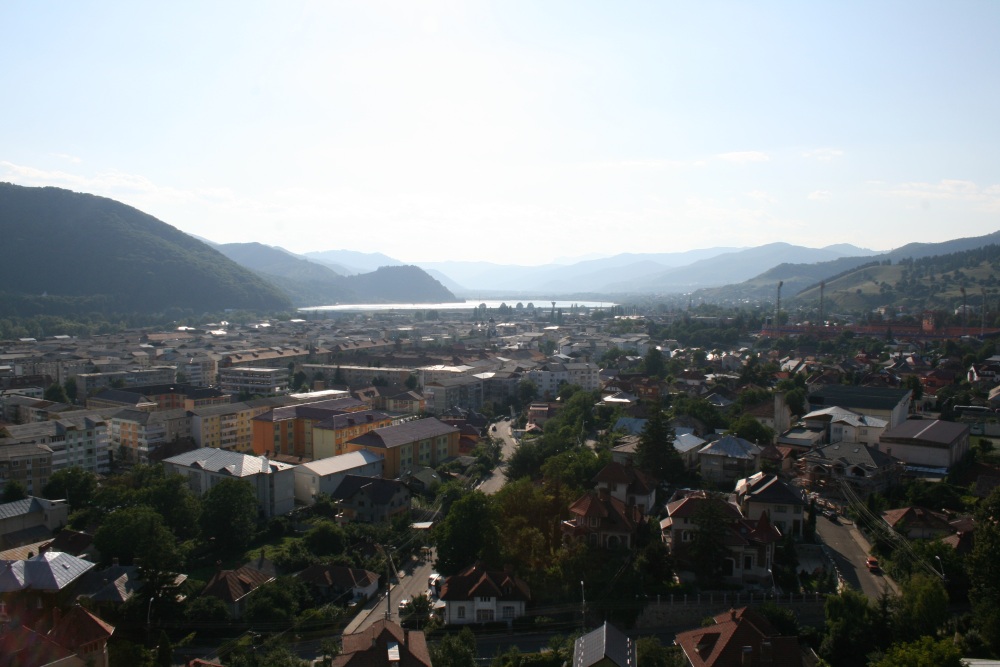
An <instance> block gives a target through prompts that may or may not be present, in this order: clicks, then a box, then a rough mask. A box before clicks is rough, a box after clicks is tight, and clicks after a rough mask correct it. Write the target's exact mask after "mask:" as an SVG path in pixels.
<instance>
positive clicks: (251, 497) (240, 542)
mask: <svg viewBox="0 0 1000 667" xmlns="http://www.w3.org/2000/svg"><path fill="white" fill-rule="evenodd" d="M257 514H258V510H257V494H255V493H254V490H253V486H251V485H250V483H249V482H246V481H244V480H241V479H235V478H234V479H224V480H222V481H221V482H219V483H218V484H216V485H215V486H213V487H212V489H211V490H210V491H209V492H208V494H206V495H205V498H204V499H203V501H202V514H201V525H202V530H204V532H205V534H206V536H208V537H214V538H215V540H216V543H217V544H218V545H219V546H220V547H222V548H223V549H232V550H237V549H245V548H246V547H247V545H249V544H250V541H251V540H252V539H253V536H254V531H255V529H256V527H257Z"/></svg>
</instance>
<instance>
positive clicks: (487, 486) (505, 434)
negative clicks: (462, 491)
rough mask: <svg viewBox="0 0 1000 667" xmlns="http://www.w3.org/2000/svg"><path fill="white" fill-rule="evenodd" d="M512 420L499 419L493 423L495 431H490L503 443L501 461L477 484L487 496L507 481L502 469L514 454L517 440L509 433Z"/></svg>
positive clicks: (504, 468) (505, 467)
mask: <svg viewBox="0 0 1000 667" xmlns="http://www.w3.org/2000/svg"><path fill="white" fill-rule="evenodd" d="M512 424H513V422H510V421H500V422H497V423H496V424H495V426H496V429H497V430H496V431H492V430H491V431H490V435H492V436H493V437H494V438H497V439H499V440H500V441H501V442H502V443H503V449H502V450H501V451H502V461H504V462H501V463H500V465H498V466H497V467H496V468H494V469H493V471H492V472H491V473H490V476H489V477H487V478H486V479H485V480H483V482H482V484H480V485H479V490H480V491H482V492H483V493H485V494H486V495H488V496H492V495H493V494H495V493H496V492H497V491H499V490H500V489H502V488H503V485H504V484H505V483H506V482H507V478H506V476H505V475H504V471H505V470H506V469H507V464H506V463H505V461H507V460H508V459H510V457H511V456H512V455H513V454H514V449H515V448H516V447H517V440H515V439H514V436H513V435H512V434H511V428H512Z"/></svg>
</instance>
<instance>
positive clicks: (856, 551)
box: [816, 516, 896, 599]
mask: <svg viewBox="0 0 1000 667" xmlns="http://www.w3.org/2000/svg"><path fill="white" fill-rule="evenodd" d="M816 535H817V536H818V537H819V539H820V541H821V542H822V543H823V544H825V545H826V546H827V547H828V548H829V550H828V554H829V555H830V557H831V558H833V562H834V564H835V565H836V567H837V570H838V571H839V572H840V575H841V576H842V577H843V578H844V581H845V582H846V583H847V584H848V585H849V586H851V587H852V588H855V589H857V590H860V591H861V592H862V593H864V594H865V595H866V596H868V597H869V598H871V599H875V598H878V597H879V596H880V595H882V594H883V592H884V591H885V590H886V588H887V587H888V589H889V591H895V590H896V585H895V583H894V582H892V581H891V580H890V579H889V578H888V577H886V576H885V575H883V574H882V573H881V572H879V573H873V572H869V571H868V567H867V566H866V565H865V559H866V558H867V557H868V553H869V551H870V548H869V546H868V542H867V540H865V538H864V536H863V535H861V533H860V532H859V531H858V529H857V527H856V526H855V525H854V524H853V522H851V521H850V520H849V519H845V518H843V517H840V518H839V519H838V523H833V522H832V521H830V520H829V519H827V518H826V517H825V516H820V517H819V518H818V519H817V520H816Z"/></svg>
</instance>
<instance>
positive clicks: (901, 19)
mask: <svg viewBox="0 0 1000 667" xmlns="http://www.w3.org/2000/svg"><path fill="white" fill-rule="evenodd" d="M998 31H1000V2H994V1H993V0H983V1H979V2H970V1H963V0H954V1H950V2H937V1H935V2H924V1H920V0H916V1H907V2H890V1H879V0H875V1H872V0H865V1H859V2H852V1H843V2H839V1H838V2H833V1H829V2H821V1H817V2H802V1H800V0H794V1H791V0H790V1H786V2H768V1H767V0H762V1H755V2H746V1H741V2H717V1H713V0H706V1H705V2H679V1H666V0H663V1H657V2H629V1H622V2H589V1H580V0H574V1H567V2H564V1H557V0H535V1H533V2H520V1H518V0H498V1H496V2H476V1H474V0H462V1H460V2H433V1H426V2H425V1H417V0H407V1H404V2H378V1H375V0H365V1H364V2H360V1H359V2H337V1H332V0H324V1H318V2H292V1H283V2H255V1H253V0H240V1H239V2H225V1H222V0H218V1H215V0H213V2H183V1H180V2H178V1H172V2H160V3H143V2H101V1H99V0H95V1H94V2H86V3H82V2H52V1H47V0H39V1H37V2H5V3H0V63H2V64H0V91H3V92H2V95H0V100H2V103H0V181H8V182H12V183H16V184H19V185H26V186H57V187H63V188H68V189H71V190H75V191H79V192H89V193H93V194H96V195H101V196H105V197H111V198H113V199H116V200H119V201H122V202H124V203H127V204H129V205H132V206H135V207H136V208H139V209H141V210H143V211H145V212H147V213H150V214H152V215H154V216H156V217H157V218H159V219H160V220H163V221H164V222H166V223H168V224H170V225H173V226H174V227H177V228H179V229H181V230H183V231H185V232H188V233H191V234H195V235H197V236H200V237H202V238H206V239H209V240H212V241H215V242H220V243H234V242H249V241H257V242H260V243H266V244H269V245H276V246H281V247H283V248H286V249H288V250H291V251H293V252H308V251H316V250H334V249H347V250H357V251H362V252H382V253H385V254H387V255H390V256H392V257H394V258H396V259H398V260H401V261H405V262H428V261H445V260H469V261H490V262H498V263H505V264H544V263H549V262H553V261H568V258H584V257H597V256H608V255H613V254H617V253H621V252H677V251H684V250H690V249H695V248H710V247H717V246H726V247H752V246H759V245H763V244H765V243H771V242H776V241H783V242H787V243H793V244H798V245H804V246H809V247H823V246H826V245H830V244H835V243H851V244H854V245H857V246H860V247H864V248H870V249H874V250H887V249H891V248H894V247H898V246H901V245H904V244H906V243H909V242H913V241H920V242H936V241H944V240H948V239H952V238H959V237H968V236H979V235H982V234H987V233H990V232H993V231H997V230H998V229H1000V159H998V157H997V152H998V148H1000V122H998V119H1000V86H998V85H996V83H997V80H998V72H997V68H998V66H1000V39H997V38H996V35H997V34H998Z"/></svg>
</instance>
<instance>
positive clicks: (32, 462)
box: [0, 438, 52, 495]
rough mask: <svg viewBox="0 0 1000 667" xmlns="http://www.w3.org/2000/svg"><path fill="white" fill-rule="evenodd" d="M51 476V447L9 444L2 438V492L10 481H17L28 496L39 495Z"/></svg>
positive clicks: (0, 488)
mask: <svg viewBox="0 0 1000 667" xmlns="http://www.w3.org/2000/svg"><path fill="white" fill-rule="evenodd" d="M51 474H52V448H51V447H49V446H48V445H38V444H24V445H22V444H18V443H16V442H15V443H8V441H7V438H0V491H2V490H3V486H4V485H5V484H6V483H7V482H8V481H9V480H16V481H18V482H20V483H21V484H23V485H24V487H25V490H26V491H27V492H28V495H34V494H39V493H41V492H42V488H44V487H45V485H46V484H48V482H49V476H50V475H51Z"/></svg>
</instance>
